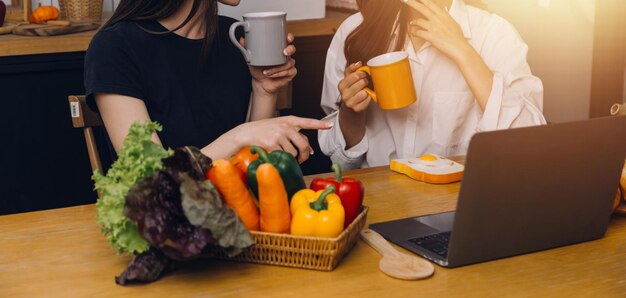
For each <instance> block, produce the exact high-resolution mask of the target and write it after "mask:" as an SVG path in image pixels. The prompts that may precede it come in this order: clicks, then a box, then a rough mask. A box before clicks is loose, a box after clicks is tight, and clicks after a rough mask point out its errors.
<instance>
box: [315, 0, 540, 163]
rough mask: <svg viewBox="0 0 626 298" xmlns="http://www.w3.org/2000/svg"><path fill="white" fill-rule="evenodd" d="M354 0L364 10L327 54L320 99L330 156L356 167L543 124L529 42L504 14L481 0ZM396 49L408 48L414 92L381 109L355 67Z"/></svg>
mask: <svg viewBox="0 0 626 298" xmlns="http://www.w3.org/2000/svg"><path fill="white" fill-rule="evenodd" d="M357 2H358V4H359V8H360V13H357V14H355V15H353V16H351V17H350V18H348V19H347V20H346V21H345V22H344V23H343V24H342V25H341V27H340V28H339V30H338V31H337V33H336V34H335V36H334V38H333V41H332V43H331V45H330V48H329V50H328V55H327V58H326V70H325V77H324V87H323V92H322V100H321V105H322V108H323V109H324V111H325V112H326V113H327V115H328V116H327V117H326V118H325V119H324V120H326V121H330V122H333V123H334V126H333V128H332V129H330V130H327V131H320V132H319V143H320V147H321V149H322V151H323V152H324V153H325V154H326V155H328V156H330V157H331V159H332V160H333V162H338V163H340V164H342V165H343V166H344V167H345V168H358V167H370V166H380V165H387V164H389V161H390V160H391V159H394V158H406V157H415V156H419V155H421V154H424V153H435V154H440V155H444V156H450V155H461V154H465V153H466V151H467V147H468V145H469V140H470V138H471V136H472V135H473V134H474V133H476V132H479V131H489V130H496V129H507V128H512V127H521V126H530V125H540V124H545V119H544V117H543V115H542V107H543V85H542V83H541V80H540V79H539V78H537V77H535V76H533V75H532V73H531V71H530V67H529V66H528V63H527V61H526V54H527V50H528V47H527V46H526V44H525V43H524V41H523V40H522V39H521V37H520V36H519V34H518V33H517V31H516V30H515V29H514V28H513V26H512V25H511V24H509V23H508V22H507V21H506V20H504V19H503V18H501V17H499V16H497V15H495V14H491V13H489V12H487V11H484V10H482V9H479V8H477V7H476V6H482V4H481V3H480V1H469V0H468V1H465V2H464V1H462V0H393V1H389V0H358V1H357ZM466 3H467V4H466ZM470 4H473V5H476V6H472V5H470ZM392 51H406V52H408V54H409V61H410V65H411V70H412V75H413V81H414V85H415V91H416V94H417V101H416V102H415V103H413V104H411V105H410V106H408V107H406V108H402V109H398V110H382V109H380V108H379V107H378V105H377V104H376V103H373V102H372V99H371V98H370V96H369V95H368V94H367V93H366V92H365V91H364V90H363V89H364V88H365V87H366V86H367V85H368V84H369V82H368V79H367V77H366V74H365V73H363V72H360V71H356V70H357V69H358V68H359V67H360V66H361V65H362V64H364V63H366V62H367V61H368V60H369V59H371V58H373V57H375V56H378V55H380V54H384V53H387V52H392Z"/></svg>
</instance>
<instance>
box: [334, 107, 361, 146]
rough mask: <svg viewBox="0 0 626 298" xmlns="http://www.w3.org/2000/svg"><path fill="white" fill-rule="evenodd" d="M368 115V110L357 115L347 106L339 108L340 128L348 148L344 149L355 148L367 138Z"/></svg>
mask: <svg viewBox="0 0 626 298" xmlns="http://www.w3.org/2000/svg"><path fill="white" fill-rule="evenodd" d="M366 113H367V110H365V111H363V112H358V113H357V112H355V111H354V110H352V109H350V108H348V107H346V106H345V105H341V107H340V108H339V126H340V127H341V133H342V134H343V137H344V139H345V140H346V148H344V149H349V148H352V147H354V146H355V145H356V144H358V143H359V142H361V140H362V139H363V137H364V136H365V121H366V116H367V114H366Z"/></svg>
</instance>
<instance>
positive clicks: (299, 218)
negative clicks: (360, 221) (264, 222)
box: [290, 185, 345, 238]
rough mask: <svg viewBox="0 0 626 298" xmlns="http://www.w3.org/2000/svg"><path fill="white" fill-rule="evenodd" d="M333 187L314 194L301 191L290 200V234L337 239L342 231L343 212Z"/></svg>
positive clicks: (309, 191) (310, 191)
mask: <svg viewBox="0 0 626 298" xmlns="http://www.w3.org/2000/svg"><path fill="white" fill-rule="evenodd" d="M334 191H335V187H334V186H333V185H330V186H328V187H327V188H326V189H324V190H320V191H317V192H315V191H314V190H311V189H302V190H299V191H298V192H296V193H295V194H294V195H293V198H292V199H291V206H290V207H291V216H292V219H291V234H292V235H300V236H317V237H331V238H332V237H337V236H338V235H339V234H341V232H342V231H343V222H344V220H345V211H344V209H343V206H342V205H341V199H339V196H337V195H336V194H335V193H334Z"/></svg>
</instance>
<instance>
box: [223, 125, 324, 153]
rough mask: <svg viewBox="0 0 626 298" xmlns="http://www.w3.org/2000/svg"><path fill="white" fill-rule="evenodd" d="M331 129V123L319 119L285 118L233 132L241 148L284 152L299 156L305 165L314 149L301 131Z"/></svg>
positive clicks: (236, 129)
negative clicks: (256, 147) (254, 147)
mask: <svg viewBox="0 0 626 298" xmlns="http://www.w3.org/2000/svg"><path fill="white" fill-rule="evenodd" d="M331 127H332V125H331V124H330V123H328V122H325V121H321V120H317V119H310V118H300V117H295V116H284V117H278V118H270V119H264V120H259V121H254V122H248V123H244V124H241V125H239V126H237V127H236V128H234V129H233V130H232V131H231V132H232V133H233V134H234V135H233V138H234V139H235V140H236V141H235V143H238V144H239V145H240V146H239V147H243V146H247V145H256V146H260V147H263V148H264V149H266V150H270V151H272V150H283V151H286V152H289V153H291V154H292V155H293V156H297V157H298V162H300V163H303V162H304V161H306V160H307V159H308V158H309V155H311V154H313V149H312V148H311V145H310V144H309V140H308V138H307V137H306V136H305V135H303V134H302V133H300V130H302V129H314V130H319V129H330V128H331Z"/></svg>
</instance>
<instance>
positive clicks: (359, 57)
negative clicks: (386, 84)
mask: <svg viewBox="0 0 626 298" xmlns="http://www.w3.org/2000/svg"><path fill="white" fill-rule="evenodd" d="M464 2H465V3H466V4H467V5H472V6H476V7H479V8H483V9H485V8H486V5H485V4H484V3H483V2H482V1H481V0H465V1H464ZM357 5H358V6H359V11H360V12H361V15H363V22H362V23H361V24H360V25H359V26H358V27H356V29H354V31H352V33H350V34H349V35H348V37H347V38H346V43H345V46H344V54H345V56H346V60H347V63H348V65H349V64H352V63H355V62H357V61H361V62H363V63H366V62H367V61H368V60H369V59H371V58H373V57H376V56H378V55H381V54H384V53H387V52H389V51H400V50H402V49H403V48H404V45H405V44H406V37H407V28H408V26H409V22H410V21H411V19H410V8H409V7H407V6H406V5H404V3H402V2H401V1H398V0H357ZM396 20H397V21H396ZM396 32H397V34H395V33H396ZM396 36H397V39H396ZM392 46H393V48H392Z"/></svg>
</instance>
